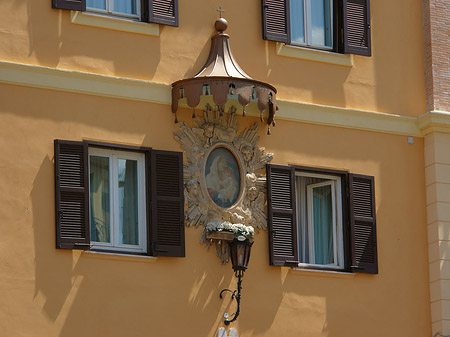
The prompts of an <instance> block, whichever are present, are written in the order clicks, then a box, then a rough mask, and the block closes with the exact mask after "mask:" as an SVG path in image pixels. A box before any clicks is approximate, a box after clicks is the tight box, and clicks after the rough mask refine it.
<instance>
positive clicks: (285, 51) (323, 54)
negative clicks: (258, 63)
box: [277, 42, 353, 67]
mask: <svg viewBox="0 0 450 337" xmlns="http://www.w3.org/2000/svg"><path fill="white" fill-rule="evenodd" d="M277 55H281V56H287V57H293V58H298V59H302V60H309V61H315V62H322V63H329V64H336V65H340V66H346V67H352V66H353V55H352V54H337V53H332V52H329V51H324V50H317V49H309V48H302V47H298V46H290V45H287V44H284V43H280V42H277Z"/></svg>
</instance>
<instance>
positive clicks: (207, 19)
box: [0, 0, 431, 337]
mask: <svg viewBox="0 0 450 337" xmlns="http://www.w3.org/2000/svg"><path fill="white" fill-rule="evenodd" d="M179 2H180V27H179V28H173V27H165V26H160V27H159V30H160V36H159V37H155V36H148V35H142V34H133V33H127V32H120V31H115V30H107V29H103V28H96V27H89V26H82V25H77V24H74V23H71V21H70V11H60V10H53V9H51V6H50V0H28V1H20V0H15V1H2V2H0V41H1V43H0V61H8V62H12V63H14V62H17V63H24V64H31V65H39V66H46V67H52V68H58V69H67V70H74V71H82V72H89V73H95V74H104V75H113V76H120V77H124V78H132V79H143V80H149V81H154V82H161V83H166V84H170V83H171V82H173V81H175V80H178V79H181V78H184V77H187V76H192V75H193V74H195V73H196V71H197V70H198V69H199V68H200V67H201V65H202V64H203V62H204V61H205V59H206V57H207V54H208V52H209V38H210V36H211V34H212V24H213V21H214V20H215V18H216V17H217V12H216V11H215V10H216V8H217V7H218V6H219V5H222V6H224V7H225V9H226V12H225V16H226V18H227V19H228V21H229V23H230V28H229V30H228V31H227V32H228V33H229V34H230V35H231V37H232V39H231V44H232V48H233V51H234V54H235V57H236V58H237V60H238V62H239V64H240V65H241V67H242V68H243V69H244V70H245V71H246V72H247V73H248V74H250V75H251V76H252V77H254V78H256V79H259V80H262V81H268V82H270V83H271V84H273V85H274V86H276V87H277V88H278V91H279V98H282V99H286V100H293V101H296V102H304V103H315V104H324V105H327V106H334V107H345V108H354V109H361V110H366V111H378V112H382V113H387V114H395V115H404V116H411V117H417V116H420V115H422V114H423V113H425V84H424V75H423V72H424V71H423V52H422V48H423V46H422V44H423V41H422V28H421V27H422V14H421V1H418V0H396V1H389V0H377V1H372V7H371V11H372V27H373V29H372V34H373V35H372V47H373V56H372V57H370V58H367V57H362V56H354V59H353V62H354V64H353V66H351V67H348V66H339V65H332V64H326V63H320V62H315V61H307V60H300V59H295V58H290V57H284V56H279V55H277V54H276V44H275V43H274V42H268V41H263V40H262V39H261V18H260V12H261V11H260V1H259V0H251V1H241V0H228V1H227V3H226V4H225V3H223V2H220V1H218V0H208V1H203V0H202V1H200V0H189V1H183V0H180V1H179ZM65 81H71V79H65ZM0 82H8V83H9V82H13V81H12V79H11V78H1V77H0ZM317 109H318V110H320V107H319V108H317ZM183 112H184V113H185V114H184V115H183ZM187 116H190V112H187V111H180V119H181V120H183V119H185V118H188V117H187ZM379 118H380V119H381V120H382V119H383V117H379ZM254 121H257V119H256V118H253V117H246V118H240V119H239V123H240V127H241V129H242V128H244V127H245V126H248V125H250V124H251V123H253V122H254ZM176 129H177V126H176V125H175V124H174V123H173V116H172V114H171V113H170V106H169V105H167V104H154V103H150V102H146V101H142V102H139V101H136V100H127V99H118V98H114V97H105V96H104V95H103V96H99V95H96V94H92V95H88V94H80V93H70V92H65V91H56V90H49V89H42V88H32V87H28V86H25V85H11V84H5V83H0V158H1V160H0V186H2V192H3V193H1V194H0V205H1V206H0V219H1V220H0V295H1V296H0V303H1V305H0V336H5V337H6V336H7V337H16V336H20V337H22V336H27V337H28V336H32V337H34V336H36V337H41V336H42V337H44V336H45V337H50V336H51V337H53V336H55V337H56V336H58V337H72V336H79V335H84V336H96V337H97V336H130V337H131V336H136V337H140V336H155V337H175V336H186V337H194V336H195V337H198V336H208V337H212V336H215V335H216V334H217V330H218V328H219V327H221V326H223V324H222V320H223V317H222V316H223V313H224V312H226V311H228V312H229V313H232V312H234V305H235V304H234V303H232V304H231V305H230V303H231V302H230V300H229V297H226V298H225V299H224V300H220V299H219V292H220V290H221V289H223V288H233V289H234V287H235V286H236V284H235V278H234V276H233V273H232V269H231V266H230V265H221V264H220V263H219V259H218V258H217V257H216V256H215V252H214V249H211V250H210V251H209V252H207V251H206V250H205V247H204V245H201V244H200V243H199V240H200V234H201V229H200V228H199V229H195V228H186V258H157V259H154V258H127V257H117V256H116V257H106V256H98V255H95V254H89V253H81V252H78V251H70V250H57V249H55V229H54V227H55V226H54V223H55V220H54V174H53V170H54V167H53V140H54V139H68V140H82V139H91V140H97V141H105V142H117V143H124V144H131V145H143V146H148V147H152V148H155V149H161V150H175V151H180V150H181V149H180V147H179V145H178V144H177V143H176V141H175V140H174V138H173V135H172V134H173V131H175V130H176ZM260 136H261V141H260V143H259V145H260V146H265V147H266V151H267V152H273V153H274V160H273V163H276V164H298V165H305V166H312V167H325V168H331V169H340V170H348V171H350V172H353V173H361V174H367V175H373V176H375V184H376V185H375V190H376V209H377V232H378V260H379V274H378V275H362V274H356V275H353V274H329V273H324V272H318V273H317V272H308V271H294V270H291V269H289V268H285V267H283V268H280V267H271V266H269V256H268V238H267V232H265V231H262V232H261V233H259V234H257V235H256V237H255V244H254V246H253V249H252V257H251V261H250V266H249V270H248V271H247V272H246V274H245V278H244V281H243V287H244V288H243V299H242V308H241V309H242V313H241V315H240V317H239V319H238V321H237V322H236V323H235V324H233V327H236V328H237V329H238V333H239V336H242V337H250V336H255V337H256V336H258V337H269V336H279V337H291V336H312V337H313V336H330V337H338V336H348V337H353V336H354V337H356V336H368V337H372V336H373V337H379V336H412V337H416V336H417V337H419V336H427V335H430V332H431V315H430V304H429V303H430V295H429V283H428V282H429V281H428V252H427V249H428V248H427V239H426V238H427V225H426V224H427V219H426V208H425V205H426V201H425V169H424V154H423V153H424V140H423V138H420V137H415V138H414V144H408V142H407V137H406V136H404V135H394V134H388V133H383V132H369V131H362V130H355V129H349V128H344V127H341V128H338V127H330V126H323V125H314V124H305V123H301V122H296V121H290V120H287V119H280V120H278V121H277V126H276V127H275V128H274V129H273V130H272V135H271V136H270V137H268V136H267V135H266V130H265V128H264V127H263V125H261V129H260Z"/></svg>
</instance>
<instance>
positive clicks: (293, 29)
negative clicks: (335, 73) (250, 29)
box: [262, 0, 371, 56]
mask: <svg viewBox="0 0 450 337" xmlns="http://www.w3.org/2000/svg"><path fill="white" fill-rule="evenodd" d="M262 6H263V11H262V13H263V18H262V23H263V38H264V39H265V40H271V41H277V42H283V43H286V44H290V45H295V46H303V47H308V48H316V49H322V50H329V51H333V52H337V53H348V54H358V55H365V56H370V55H371V41H370V40H371V38H370V35H371V32H370V31H371V28H370V0H262Z"/></svg>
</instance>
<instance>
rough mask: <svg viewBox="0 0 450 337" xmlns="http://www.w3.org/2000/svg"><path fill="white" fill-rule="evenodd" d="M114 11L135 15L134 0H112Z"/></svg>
mask: <svg viewBox="0 0 450 337" xmlns="http://www.w3.org/2000/svg"><path fill="white" fill-rule="evenodd" d="M114 12H118V13H125V14H134V15H137V8H136V0H114Z"/></svg>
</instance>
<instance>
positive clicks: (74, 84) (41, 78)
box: [0, 61, 172, 104]
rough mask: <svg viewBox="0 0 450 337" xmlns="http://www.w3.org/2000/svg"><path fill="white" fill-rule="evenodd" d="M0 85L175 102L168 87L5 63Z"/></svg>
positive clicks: (113, 77) (127, 79)
mask: <svg viewBox="0 0 450 337" xmlns="http://www.w3.org/2000/svg"><path fill="white" fill-rule="evenodd" d="M0 82H3V83H10V84H17V85H25V86H31V87H37V88H45V89H52V90H59V91H68V92H75V93H82V94H88V95H96V96H106V97H115V98H122V99H127V100H133V101H144V102H151V103H158V104H171V102H172V98H171V91H170V89H171V85H169V84H163V83H156V82H151V81H144V80H135V79H129V78H123V77H115V76H106V75H99V74H92V73H85V72H79V71H71V70H62V69H55V68H49V67H42V66H35V65H25V64H20V63H11V62H3V61H0Z"/></svg>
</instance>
